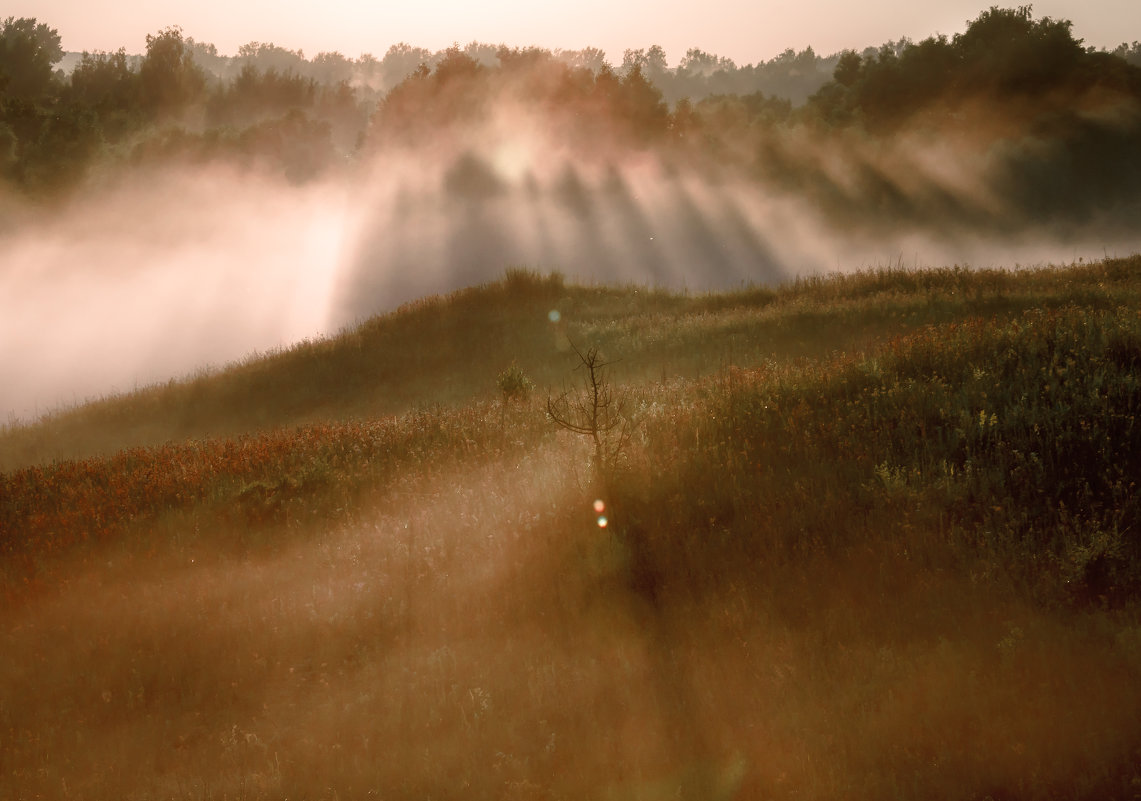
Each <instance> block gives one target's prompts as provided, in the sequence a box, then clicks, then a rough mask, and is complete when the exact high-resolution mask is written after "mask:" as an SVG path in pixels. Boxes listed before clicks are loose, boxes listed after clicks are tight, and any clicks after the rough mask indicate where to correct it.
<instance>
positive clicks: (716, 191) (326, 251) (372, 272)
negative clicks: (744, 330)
mask: <svg viewBox="0 0 1141 801" xmlns="http://www.w3.org/2000/svg"><path fill="white" fill-rule="evenodd" d="M493 165H494V162H493V161H492V160H490V159H489V160H487V161H484V160H481V159H479V157H477V156H474V155H472V154H470V153H468V154H465V155H464V156H462V157H459V158H457V159H455V160H450V161H442V162H441V163H434V162H430V163H417V164H413V165H410V164H409V163H408V161H407V160H402V159H395V158H394V159H391V160H386V159H385V158H383V157H381V158H378V159H377V161H376V162H375V163H374V164H373V165H370V166H369V168H368V171H367V177H361V176H344V177H341V176H338V177H337V178H336V179H323V180H320V181H317V182H314V183H309V184H305V185H302V186H297V185H292V184H288V183H283V182H280V181H278V180H276V179H274V178H272V177H266V176H260V175H250V174H244V173H241V172H238V171H235V170H230V169H226V168H224V167H221V168H211V169H208V170H206V171H195V172H192V171H187V170H172V171H162V172H160V173H159V174H156V175H147V176H142V177H139V178H131V179H129V180H126V181H122V182H118V183H117V184H116V185H115V186H113V187H111V188H100V189H98V190H97V191H92V192H83V193H80V194H78V195H76V196H75V197H73V198H72V199H70V201H69V203H68V204H67V205H66V206H65V207H64V208H62V209H59V210H55V211H53V213H52V214H50V215H49V216H46V217H45V215H43V213H42V212H39V211H29V212H26V214H27V217H26V218H25V219H24V220H22V221H21V224H20V225H19V226H18V227H15V228H12V229H9V230H7V231H4V232H3V233H2V234H0V250H2V251H3V252H4V254H5V257H4V260H3V266H2V267H0V296H2V297H3V298H4V306H5V314H4V315H3V317H0V362H2V363H3V364H4V365H5V371H6V376H7V380H6V381H5V382H4V383H3V387H2V388H0V408H2V409H3V411H4V414H5V415H6V416H7V417H8V418H9V419H11V418H13V417H15V418H18V419H32V418H34V417H37V416H38V415H40V414H43V413H44V412H47V411H50V410H52V409H53V408H56V407H59V406H61V405H71V404H74V403H78V402H83V401H84V400H87V399H90V398H97V397H103V396H106V395H109V394H114V393H117V392H124V391H129V390H132V389H134V388H136V387H138V386H143V385H147V384H150V383H153V382H162V381H166V380H167V379H171V378H178V377H181V376H184V375H187V374H190V373H193V372H195V371H198V370H201V369H205V368H208V367H219V366H223V365H225V364H227V363H230V362H233V361H238V360H241V359H243V358H245V357H247V356H249V355H251V354H255V353H258V352H265V351H268V350H273V349H279V348H283V347H288V346H289V345H291V344H293V343H295V342H298V341H301V340H303V339H306V338H313V337H319V336H323V335H329V334H332V333H335V332H336V331H338V330H340V329H342V328H343V327H345V326H350V325H352V324H354V323H356V322H358V321H361V320H364V319H366V318H368V317H370V316H372V315H374V314H379V313H382V312H386V311H390V310H392V309H394V308H395V307H396V306H398V305H399V304H401V303H404V302H407V301H410V300H414V299H416V298H418V297H422V296H424V295H429V294H435V293H447V292H451V291H453V290H456V289H461V288H463V287H465V286H470V285H473V284H478V283H482V282H485V281H489V280H493V279H495V278H497V277H499V276H500V275H502V273H503V271H504V269H505V268H507V267H511V266H526V267H531V268H535V269H539V270H541V271H547V270H558V271H560V272H562V273H564V274H565V275H567V276H568V277H569V278H572V279H575V280H585V281H592V282H620V283H627V282H629V283H634V284H643V285H649V286H651V287H663V288H671V289H683V288H685V289H689V290H692V291H708V290H719V289H727V288H733V287H738V286H741V285H743V284H758V285H764V286H772V285H776V284H779V283H782V282H785V281H789V280H792V279H795V278H796V277H798V276H807V275H813V274H819V273H827V272H843V271H851V270H855V269H859V268H867V267H877V266H892V265H894V266H904V267H913V266H934V265H943V264H969V265H974V266H982V267H990V266H1007V267H1013V266H1014V265H1016V264H1021V265H1033V264H1043V263H1069V262H1076V261H1078V260H1079V259H1082V260H1085V261H1091V260H1093V259H1099V258H1102V257H1103V256H1104V255H1106V254H1108V255H1110V256H1113V255H1120V254H1126V253H1130V252H1134V251H1135V250H1137V248H1138V240H1137V239H1136V238H1134V237H1132V236H1130V235H1129V234H1126V233H1124V232H1121V233H1114V234H1113V235H1112V236H1107V235H1105V234H1104V232H1102V231H1101V229H1099V228H1096V227H1092V226H1091V227H1090V228H1089V230H1081V229H1078V230H1076V231H1071V232H1067V234H1066V235H1064V236H1055V235H1054V234H1053V233H1052V232H1050V231H1036V230H1034V229H1028V230H1020V231H1012V232H1010V233H1008V234H1005V235H1001V236H999V235H996V234H995V233H994V232H991V231H973V230H970V229H968V228H965V227H957V228H955V229H954V230H953V231H952V232H944V231H939V230H929V229H926V228H916V227H912V228H908V227H906V226H901V227H900V228H899V230H896V231H891V230H882V228H881V227H877V228H876V229H875V230H871V231H869V230H859V229H858V228H857V229H852V228H848V229H839V230H838V229H837V227H836V226H834V225H830V224H829V220H827V219H826V218H825V217H824V216H823V215H822V213H821V211H820V210H819V209H818V208H816V207H814V206H813V205H812V204H810V203H807V202H805V201H803V200H802V199H799V198H796V197H790V196H788V195H784V194H780V193H776V192H773V191H769V190H766V189H765V188H764V187H758V186H757V185H756V184H755V183H752V182H748V181H746V180H743V179H742V178H740V177H737V176H733V175H725V176H721V177H718V178H710V177H709V176H707V175H703V174H700V173H696V172H694V171H689V170H684V169H680V170H679V169H673V170H669V169H667V168H665V167H663V166H662V165H660V164H656V163H654V162H653V161H648V160H642V162H641V163H639V161H638V160H637V159H636V158H631V163H629V164H616V163H607V164H605V165H590V164H588V165H584V166H576V163H575V162H573V161H571V160H569V159H567V160H563V161H561V162H556V163H555V164H550V165H543V164H518V163H516V164H514V165H511V167H509V168H508V169H504V170H503V171H502V172H499V171H496V170H495V168H494V166H493ZM544 166H545V167H546V169H543V167H544ZM511 168H513V169H514V173H513V174H512V172H510V171H509V170H510V169H511ZM952 234H953V235H952Z"/></svg>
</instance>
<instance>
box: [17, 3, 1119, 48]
mask: <svg viewBox="0 0 1141 801" xmlns="http://www.w3.org/2000/svg"><path fill="white" fill-rule="evenodd" d="M1033 5H1034V14H1035V16H1038V17H1054V18H1062V19H1068V20H1071V21H1072V22H1073V23H1074V27H1075V29H1076V30H1077V31H1078V32H1079V35H1080V36H1081V37H1083V38H1084V39H1085V40H1086V44H1087V45H1093V46H1095V47H1108V48H1112V47H1114V46H1116V45H1118V44H1120V43H1121V42H1122V41H1126V40H1127V39H1128V40H1129V41H1132V39H1129V38H1128V35H1130V33H1131V35H1132V38H1137V36H1138V34H1137V31H1138V30H1141V4H1138V3H1136V2H1133V0H1087V1H1086V2H1072V1H1070V2H1065V1H1062V2H1059V1H1058V0H1054V1H1053V2H1037V3H1034V4H1033ZM985 7H986V4H980V3H977V2H970V0H951V1H949V2H937V3H913V2H904V1H903V0H873V1H872V2H865V3H847V2H838V1H837V0H810V1H809V2H788V1H787V0H780V2H747V1H745V0H710V1H709V2H702V3H661V2H654V1H653V0H630V1H628V2H620V3H613V2H604V1H603V0H576V2H567V1H566V0H563V1H562V2H549V3H531V2H520V1H519V0H498V1H497V2H481V3H470V2H464V0H434V2H421V3H400V4H397V3H358V2H345V1H344V0H340V1H339V2H325V3H319V4H318V3H285V4H283V3H271V2H266V1H265V0H255V1H254V2H247V3H224V2H219V0H201V2H193V3H190V2H185V0H162V1H160V2H153V1H152V0H124V1H123V2H118V3H114V4H106V3H88V2H80V1H79V0H16V1H15V2H10V3H7V4H6V9H5V11H4V14H5V16H7V15H12V16H16V17H20V16H30V17H37V18H39V19H40V20H41V21H48V22H49V23H50V24H51V25H53V27H56V28H57V29H58V30H59V32H60V35H61V36H62V37H63V44H64V48H65V49H66V50H74V51H79V50H85V49H86V50H93V51H94V50H108V51H110V50H117V49H118V48H120V47H126V48H127V50H128V52H141V51H142V49H143V41H144V37H145V36H146V35H147V34H148V33H154V32H155V31H156V30H158V29H160V28H163V27H166V26H168V25H180V26H182V28H183V29H184V30H185V31H186V34H187V35H188V36H192V37H194V38H195V39H197V40H198V41H201V42H211V43H213V44H215V45H216V46H217V47H218V50H219V51H220V52H221V53H224V54H233V53H235V52H237V49H238V47H239V46H241V45H243V44H246V43H247V42H251V41H259V42H273V43H274V44H277V45H279V46H281V47H286V48H289V49H292V50H297V49H301V50H303V51H304V52H305V54H306V55H308V56H313V55H316V54H317V53H318V52H322V51H334V50H335V51H339V52H340V53H342V54H344V55H346V56H349V57H350V58H355V57H356V56H358V55H360V54H361V53H373V54H375V55H377V56H380V55H382V54H383V53H384V51H385V50H386V49H387V48H388V46H389V45H391V44H394V43H396V42H408V43H409V44H412V45H415V46H418V47H426V48H428V49H429V50H433V51H435V50H440V49H443V48H445V47H448V46H449V45H451V44H453V43H456V42H458V43H460V44H465V43H467V42H470V41H480V42H488V43H492V44H500V43H503V44H507V45H508V46H511V47H527V46H538V47H546V48H550V49H554V48H563V49H581V48H583V47H598V48H601V49H602V50H605V51H606V54H607V56H608V58H609V59H610V61H611V63H613V64H618V63H621V61H622V53H623V51H624V50H625V49H626V48H639V47H649V46H650V45H652V44H659V45H661V46H662V47H663V48H665V50H666V53H667V54H668V55H669V57H670V59H671V63H674V62H676V60H677V59H679V58H681V56H683V55H684V54H685V51H686V50H687V49H689V48H691V47H699V48H701V49H703V50H706V51H708V52H713V53H716V54H718V55H721V56H725V57H727V58H731V59H733V60H735V61H736V62H737V63H738V64H747V63H755V62H757V61H760V60H765V59H769V58H772V57H773V56H775V55H776V54H778V53H780V52H781V51H782V50H784V49H785V48H789V47H791V48H795V49H797V50H801V49H803V48H804V47H807V46H810V45H811V46H812V47H813V48H814V49H815V50H816V51H817V52H818V53H822V54H828V53H834V52H838V51H840V50H844V49H856V50H859V49H862V48H864V47H868V46H876V45H879V44H882V43H883V42H886V41H889V40H896V39H899V38H901V37H904V36H907V37H910V38H912V39H915V40H919V39H922V38H924V37H927V36H931V35H934V34H937V33H943V34H946V35H948V36H950V35H952V34H954V33H958V32H960V31H962V30H963V28H964V27H965V26H966V22H967V20H970V19H973V18H974V17H975V16H977V15H978V13H979V11H981V10H983V9H984V8H985Z"/></svg>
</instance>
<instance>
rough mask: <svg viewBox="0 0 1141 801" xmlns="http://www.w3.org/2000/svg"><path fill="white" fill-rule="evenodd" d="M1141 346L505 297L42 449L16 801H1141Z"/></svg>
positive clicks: (1016, 288) (633, 297) (1082, 269)
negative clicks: (602, 409)
mask: <svg viewBox="0 0 1141 801" xmlns="http://www.w3.org/2000/svg"><path fill="white" fill-rule="evenodd" d="M1139 310H1141V257H1137V256H1134V257H1131V258H1125V259H1112V260H1106V261H1104V262H1099V263H1095V264H1073V265H1068V266H1060V267H1039V268H1033V269H1029V268H1027V269H1009V270H1000V269H969V268H964V267H954V268H939V269H935V268H932V269H925V270H902V269H896V270H892V269H880V270H867V271H863V272H859V273H854V274H848V275H833V276H824V277H813V278H805V279H801V280H797V281H794V282H790V283H787V284H784V285H781V286H776V287H772V288H758V287H742V288H741V289H739V290H737V291H732V292H725V293H717V294H691V293H678V292H667V291H663V290H657V289H653V288H649V287H644V286H602V285H594V286H581V285H573V284H571V283H569V282H567V281H566V280H564V279H563V278H562V277H561V276H560V275H558V274H551V275H543V274H539V273H536V272H532V271H528V270H525V269H512V270H509V271H507V273H506V274H505V275H504V276H503V277H502V278H501V279H500V280H498V281H495V282H492V283H488V284H483V285H480V286H474V287H471V288H468V289H464V290H460V291H457V292H454V293H452V294H449V295H446V296H433V297H427V298H424V299H422V300H419V301H416V302H414V303H410V304H407V305H405V306H403V307H401V308H400V309H398V310H396V311H395V312H393V313H391V314H387V315H384V316H381V317H375V318H372V319H368V320H365V321H362V322H361V323H359V324H357V325H355V326H353V327H352V328H350V329H347V330H345V331H344V332H342V333H341V334H339V335H337V336H335V337H330V338H327V339H320V340H314V341H308V342H304V343H300V344H298V345H295V346H292V347H290V348H287V349H283V350H280V351H277V352H273V353H268V354H258V355H252V356H251V357H250V358H248V359H247V360H245V361H244V362H242V363H237V364H232V365H228V366H224V367H219V368H217V369H212V370H208V371H203V372H202V373H200V374H198V375H195V376H190V377H187V378H185V379H183V380H180V381H172V382H169V383H167V384H162V385H155V386H151V387H145V388H142V389H139V390H137V391H135V392H133V393H130V394H125V395H122V396H116V397H108V398H104V399H99V400H94V401H91V402H89V403H86V404H84V405H81V406H77V407H74V408H66V409H59V410H56V411H54V412H52V413H51V414H48V415H46V416H45V417H43V418H42V419H40V420H38V421H36V422H33V423H29V424H25V425H11V426H8V427H7V428H5V429H3V430H2V431H0V471H2V472H0V581H2V582H3V585H2V586H3V589H2V592H0V597H2V601H0V797H3V798H11V799H17V800H22V799H29V800H30V799H56V798H61V799H62V798H84V799H112V798H114V799H179V800H180V801H181V800H182V799H212V800H213V799H217V800H219V801H220V800H221V799H284V798H290V799H358V798H359V799H364V798H387V799H429V798H432V799H446V798H455V799H481V798H488V799H492V798H494V799H504V798H507V799H511V798H518V799H552V800H553V799H598V798H603V799H665V798H670V799H673V798H692V799H716V798H725V799H729V798H733V799H793V798H796V799H837V798H843V799H887V798H901V799H902V798H908V799H910V798H932V799H988V798H989V799H1007V798H1024V799H1052V798H1074V799H1078V798H1083V799H1113V798H1120V799H1124V798H1135V797H1137V794H1138V793H1141V767H1139V766H1141V614H1139V613H1141V604H1139V600H1141V539H1139V538H1138V526H1139V524H1141V502H1139V500H1138V491H1137V484H1136V482H1137V477H1138V476H1139V475H1141V428H1139V427H1138V426H1137V425H1136V423H1137V417H1138V414H1139V413H1141V311H1139ZM587 348H597V349H598V353H600V354H602V356H603V357H604V359H605V360H606V361H607V362H609V365H608V367H607V368H606V369H605V373H604V374H603V375H602V376H601V381H602V382H603V384H604V386H605V387H606V388H607V389H609V391H610V392H611V393H612V396H613V397H614V399H615V409H617V408H618V406H619V405H620V406H621V422H622V427H621V429H618V428H616V429H615V430H614V431H612V432H611V436H614V435H615V434H616V433H617V431H618V430H624V431H625V432H626V433H627V435H628V438H627V439H625V440H623V441H617V440H614V439H611V440H610V441H609V442H608V443H606V444H608V445H609V446H610V447H609V448H608V449H607V450H606V452H607V454H608V458H607V459H606V460H605V461H603V462H599V461H598V460H596V459H595V458H594V455H593V454H594V449H593V443H592V442H591V441H590V437H588V436H581V435H579V434H576V433H574V432H572V431H568V430H566V429H565V428H564V427H560V426H559V425H558V424H557V423H555V422H554V421H552V419H551V418H550V415H549V408H550V407H549V405H548V399H549V398H558V397H560V396H561V395H562V394H563V393H564V392H566V393H569V397H570V398H571V399H572V400H574V399H579V400H581V399H582V398H583V394H582V393H583V391H584V379H585V378H589V376H588V375H587V374H586V371H584V369H583V365H582V360H581V358H580V355H579V353H584V352H586V349H587ZM576 349H577V350H576ZM520 377H525V378H526V379H527V380H526V381H522V380H519V379H520ZM586 408H587V409H589V400H588V401H587V407H586ZM602 436H603V437H604V438H605V436H606V435H605V433H603V434H602ZM598 502H601V504H599V503H598ZM601 518H605V519H604V520H603V519H601ZM603 523H604V524H603Z"/></svg>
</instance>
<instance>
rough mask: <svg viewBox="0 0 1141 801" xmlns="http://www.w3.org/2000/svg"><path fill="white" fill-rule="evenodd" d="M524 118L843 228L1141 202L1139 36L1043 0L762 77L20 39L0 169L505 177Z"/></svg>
mask: <svg viewBox="0 0 1141 801" xmlns="http://www.w3.org/2000/svg"><path fill="white" fill-rule="evenodd" d="M65 62H66V64H65ZM60 65H65V66H67V67H69V68H70V69H69V70H65V69H61V68H59V66H60ZM505 131H506V132H507V134H506V135H510V136H516V137H518V136H521V135H523V134H522V133H521V132H526V135H527V136H528V137H529V147H530V148H531V150H532V151H538V152H539V153H540V154H543V158H546V156H547V155H549V154H568V153H569V154H570V155H573V156H574V158H575V159H583V158H586V159H595V160H598V159H602V160H611V161H616V160H620V159H622V158H624V157H626V156H629V155H630V154H651V155H653V156H654V157H656V158H658V159H660V160H661V162H662V163H663V164H666V165H667V166H668V165H672V166H673V167H676V166H678V165H685V166H686V167H687V168H696V169H700V170H704V171H706V172H707V173H708V174H716V173H718V172H720V171H725V170H730V171H732V172H733V173H734V174H735V175H745V176H748V177H750V178H753V179H755V180H757V181H760V182H764V183H765V184H766V185H767V186H769V187H771V188H775V189H779V190H782V191H789V192H793V193H796V194H797V195H800V196H803V197H806V198H808V199H809V200H810V201H811V202H813V203H814V204H816V205H817V206H819V207H820V208H822V209H825V210H826V211H827V212H829V213H831V214H832V215H833V216H834V218H835V219H836V220H838V221H840V222H843V223H849V222H853V221H855V222H861V223H866V222H868V221H875V220H884V219H890V220H891V221H892V223H893V224H899V223H900V222H908V221H912V222H919V223H922V222H923V221H925V220H931V219H938V220H939V221H940V223H941V224H942V225H951V226H953V225H956V224H964V225H968V224H969V225H971V226H978V225H983V226H999V227H1007V226H1012V225H1022V224H1028V223H1029V222H1031V221H1033V222H1043V221H1050V220H1051V219H1062V218H1064V219H1066V220H1069V221H1074V222H1077V223H1081V222H1083V221H1087V220H1090V219H1094V218H1096V219H1099V221H1103V219H1102V218H1104V217H1105V216H1107V215H1108V217H1109V218H1110V222H1118V223H1121V222H1122V221H1123V220H1127V219H1132V218H1133V213H1134V212H1135V211H1136V204H1137V202H1138V201H1139V200H1141V195H1139V193H1138V187H1141V161H1139V160H1138V158H1137V154H1138V153H1141V45H1139V44H1138V43H1137V42H1134V43H1133V44H1132V45H1124V44H1123V45H1121V46H1120V47H1118V48H1117V49H1115V50H1113V51H1112V52H1108V51H1104V50H1095V49H1093V48H1087V47H1084V46H1083V43H1082V40H1081V39H1080V38H1077V37H1075V35H1074V33H1073V31H1072V30H1071V25H1070V23H1069V22H1066V21H1063V20H1054V19H1050V18H1041V19H1035V18H1034V17H1033V15H1032V12H1031V10H1030V8H1029V7H1020V8H1016V9H999V8H991V9H989V10H987V11H984V12H982V13H981V14H980V15H979V16H978V17H977V18H976V19H975V20H973V21H970V22H969V23H968V25H967V27H966V29H965V31H964V32H962V33H959V34H956V35H954V36H951V37H947V36H933V37H931V38H928V39H925V40H923V41H921V42H917V43H916V42H911V41H908V40H901V41H898V42H889V43H888V44H885V45H883V46H882V47H879V48H869V49H867V50H865V51H864V52H862V53H857V52H851V51H849V52H844V53H841V54H836V55H834V56H830V57H827V58H823V57H820V56H818V55H816V54H815V53H814V52H813V51H812V50H811V49H807V50H805V51H803V52H800V53H797V52H794V51H792V50H788V51H786V52H785V53H783V54H781V55H780V56H778V57H776V58H774V59H772V60H770V61H768V62H761V63H758V64H756V65H746V66H743V67H740V66H737V65H736V64H734V63H733V62H732V61H730V60H728V59H725V58H721V57H718V56H715V55H713V54H708V53H704V52H702V51H700V50H696V49H691V50H690V51H689V52H688V53H687V54H686V55H685V57H684V58H682V59H681V61H680V62H679V63H678V65H677V66H676V67H673V68H671V67H669V66H668V63H667V58H666V54H665V52H664V51H663V50H662V48H661V47H657V46H654V47H650V48H648V49H643V50H627V51H626V53H625V54H624V58H623V62H622V64H621V65H620V66H617V67H615V66H612V65H611V64H609V63H607V61H606V60H605V56H604V54H603V53H602V52H601V51H599V50H596V49H591V48H588V49H586V50H582V51H558V52H551V51H547V50H542V49H537V48H527V49H513V48H508V47H504V46H500V47H494V46H490V45H484V44H478V43H472V44H470V45H468V46H467V47H460V46H455V47H452V48H449V49H447V50H446V51H443V52H438V53H431V52H429V51H427V50H424V49H421V48H415V47H411V46H409V45H405V44H399V45H394V46H393V47H391V48H390V49H389V50H388V52H387V53H386V54H385V55H384V57H383V58H382V59H377V58H375V57H373V56H370V55H363V56H361V57H360V58H359V59H355V60H354V59H349V58H346V57H344V56H342V55H341V54H339V53H320V54H318V55H317V56H316V57H314V58H311V59H306V58H305V57H304V55H303V54H302V53H301V52H300V51H290V50H287V49H284V48H281V47H277V46H275V45H273V44H265V43H258V42H251V43H250V44H248V45H245V46H243V47H242V48H240V50H239V52H238V54H237V55H236V56H223V55H219V54H218V52H217V49H216V48H215V47H214V46H212V45H207V44H202V43H199V42H196V41H195V40H194V39H192V38H190V37H188V36H185V35H184V34H183V32H182V31H181V30H180V29H179V28H177V27H172V28H167V29H165V30H162V31H159V32H158V33H155V34H153V35H150V36H148V37H147V40H146V52H145V54H143V55H141V56H132V55H129V54H127V53H126V52H125V50H122V49H121V50H119V51H117V52H113V53H83V54H81V55H80V56H78V57H75V56H74V54H69V56H68V58H67V59H65V53H64V50H63V43H62V42H61V39H60V36H59V35H58V33H57V32H56V31H55V30H54V29H53V28H51V27H50V25H49V24H47V23H43V22H38V21H36V20H33V19H26V18H23V19H14V18H8V19H7V20H5V21H4V22H3V23H2V28H0V179H2V181H3V183H4V184H5V185H7V186H8V187H9V188H10V189H11V190H12V191H13V192H14V193H15V194H17V195H25V196H32V197H36V198H51V197H57V196H59V195H60V193H66V192H67V191H69V190H71V189H73V188H74V187H76V186H79V185H81V184H82V183H83V182H85V181H90V180H92V179H94V178H95V177H97V176H99V175H106V174H108V173H110V174H114V173H115V172H116V171H120V170H123V169H130V168H134V167H140V166H147V165H155V164H165V163H171V162H175V163H177V162H189V163H191V164H197V163H202V162H207V161H224V162H232V163H236V164H240V165H246V166H249V167H251V168H255V169H259V170H269V171H272V172H276V173H279V174H283V175H284V176H286V177H287V178H288V179H289V180H291V181H307V180H310V179H313V178H315V177H316V176H319V175H321V174H324V173H328V172H329V171H334V170H337V169H343V168H344V166H345V165H346V163H348V164H350V165H351V164H352V163H355V162H357V161H359V160H361V159H366V158H368V157H369V155H370V154H375V153H377V152H378V151H380V150H383V149H386V148H392V147H399V148H403V149H408V148H413V149H421V150H423V149H424V143H425V142H426V141H428V140H430V141H431V142H432V143H433V145H434V146H435V145H438V144H439V143H440V142H444V143H446V144H447V145H448V148H447V152H449V153H450V154H451V157H453V158H456V159H459V160H460V161H461V162H462V167H463V169H462V170H461V173H462V175H469V174H474V175H476V176H477V178H478V176H479V175H480V174H483V173H490V175H485V176H484V177H485V178H489V179H491V180H494V178H495V177H496V176H495V175H494V173H495V167H494V166H493V165H489V164H487V163H486V159H484V154H483V153H481V152H480V146H481V145H480V143H486V141H488V139H489V138H502V137H503V136H504V135H505V133H504V132H505ZM439 152H440V151H439V148H438V147H433V149H432V155H433V157H434V158H435V157H438V154H439ZM473 159H474V162H473ZM464 170H466V173H465V172H464ZM462 175H461V177H462ZM469 177H470V175H469ZM477 182H478V181H477ZM461 183H464V182H463V181H461ZM468 183H470V181H469V182H468Z"/></svg>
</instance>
